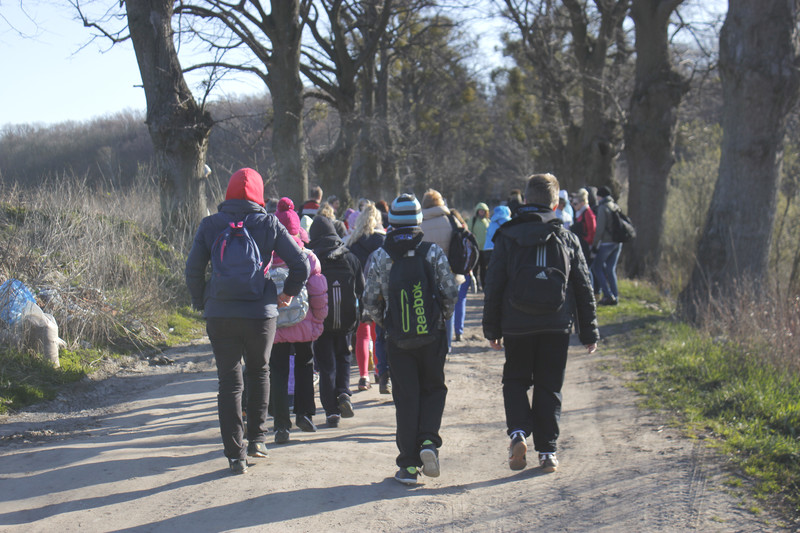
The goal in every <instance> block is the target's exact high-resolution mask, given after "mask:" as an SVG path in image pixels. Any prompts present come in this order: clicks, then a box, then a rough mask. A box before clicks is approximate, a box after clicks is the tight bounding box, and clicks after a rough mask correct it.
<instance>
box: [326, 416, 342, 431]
mask: <svg viewBox="0 0 800 533" xmlns="http://www.w3.org/2000/svg"><path fill="white" fill-rule="evenodd" d="M340 418H341V417H340V416H339V415H330V416H329V417H327V418H326V420H325V421H326V422H327V423H328V427H329V428H337V427H339V419H340Z"/></svg>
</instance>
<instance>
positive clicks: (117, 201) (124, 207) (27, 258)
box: [0, 175, 186, 347]
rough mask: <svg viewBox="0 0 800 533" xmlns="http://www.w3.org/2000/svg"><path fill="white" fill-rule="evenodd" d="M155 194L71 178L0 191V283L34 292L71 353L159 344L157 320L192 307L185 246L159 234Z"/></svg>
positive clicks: (147, 183)
mask: <svg viewBox="0 0 800 533" xmlns="http://www.w3.org/2000/svg"><path fill="white" fill-rule="evenodd" d="M159 226H160V213H159V201H158V187H157V185H156V184H155V183H154V182H153V180H152V179H151V178H149V177H147V176H146V175H145V176H143V177H142V178H141V179H140V180H139V182H138V183H137V184H136V185H135V186H134V187H132V188H129V189H126V190H121V189H119V188H114V187H111V186H106V187H103V186H89V185H88V184H87V183H86V181H84V180H81V179H78V178H75V177H73V176H62V177H60V178H59V179H52V180H49V181H47V182H44V183H42V185H41V187H39V188H38V189H36V190H21V189H17V188H9V187H4V188H2V189H0V233H2V238H1V239H0V281H3V280H5V279H8V278H17V279H20V280H21V281H23V282H24V283H26V284H27V285H28V286H29V287H31V288H32V289H34V291H35V292H36V293H37V296H38V297H37V300H38V301H39V304H40V306H41V307H42V308H43V309H44V310H45V311H46V312H49V313H52V314H53V315H54V316H55V317H56V320H57V322H58V324H59V328H60V333H61V336H62V338H64V339H65V340H66V341H67V342H68V343H70V344H71V345H73V346H74V345H76V344H77V343H82V344H83V345H84V346H86V343H90V344H92V345H103V344H120V343H122V344H133V345H134V346H136V347H138V346H141V345H148V344H153V343H156V342H159V341H160V340H163V339H162V337H163V336H162V335H161V334H160V332H159V331H158V330H157V329H156V328H155V327H154V326H152V324H154V323H155V321H156V318H157V317H159V316H163V315H164V314H165V313H166V312H167V311H168V310H169V309H170V308H174V307H175V306H176V305H178V304H180V303H182V302H184V301H185V298H186V297H185V289H184V287H183V257H184V254H183V246H185V243H180V242H178V243H169V244H167V243H166V242H165V241H164V240H163V239H162V235H160V233H161V232H160V227H159Z"/></svg>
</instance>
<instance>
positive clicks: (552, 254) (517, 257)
mask: <svg viewBox="0 0 800 533" xmlns="http://www.w3.org/2000/svg"><path fill="white" fill-rule="evenodd" d="M508 268H509V286H508V294H509V303H510V304H511V306H512V307H513V308H514V309H516V310H518V311H522V312H523V313H527V314H531V315H544V314H550V313H555V312H558V311H559V310H561V308H562V307H563V306H564V303H565V302H566V298H567V281H568V280H569V270H570V255H569V251H568V250H567V247H566V244H565V243H564V241H563V238H562V237H561V236H560V235H559V232H558V229H554V231H552V232H550V233H547V234H546V235H543V236H542V239H541V240H540V241H539V242H537V243H535V244H534V245H532V246H522V245H519V243H517V245H516V248H515V253H513V254H511V256H510V257H509V263H508Z"/></svg>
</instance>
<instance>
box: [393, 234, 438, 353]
mask: <svg viewBox="0 0 800 533" xmlns="http://www.w3.org/2000/svg"><path fill="white" fill-rule="evenodd" d="M431 245H432V243H430V242H422V243H420V244H419V246H417V248H416V249H415V250H411V251H409V252H408V254H406V255H404V256H403V257H400V258H397V259H395V260H394V262H393V263H392V268H391V270H390V271H389V294H388V297H387V308H386V319H385V321H384V324H385V326H386V338H387V339H388V340H390V341H391V342H392V343H394V344H395V345H396V346H398V347H399V348H402V349H404V350H413V349H416V348H420V347H422V346H427V345H429V344H431V343H433V342H436V341H437V340H439V339H440V338H441V337H440V335H441V334H440V333H439V331H438V325H439V321H440V320H441V316H442V308H441V305H440V304H439V296H438V289H437V287H436V282H435V279H436V278H435V276H434V273H433V266H432V265H431V264H430V263H429V262H428V261H427V260H426V259H425V258H426V256H427V255H428V251H429V250H430V248H431Z"/></svg>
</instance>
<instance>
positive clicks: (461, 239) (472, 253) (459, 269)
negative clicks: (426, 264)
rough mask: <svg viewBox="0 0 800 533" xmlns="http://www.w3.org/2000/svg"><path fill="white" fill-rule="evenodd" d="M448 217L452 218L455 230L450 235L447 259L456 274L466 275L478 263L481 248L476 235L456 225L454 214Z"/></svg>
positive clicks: (451, 222)
mask: <svg viewBox="0 0 800 533" xmlns="http://www.w3.org/2000/svg"><path fill="white" fill-rule="evenodd" d="M447 218H448V220H450V227H451V228H452V230H453V233H452V235H451V237H450V248H449V250H448V251H447V261H448V262H449V263H450V270H452V271H453V273H454V274H462V275H465V276H466V275H467V274H469V273H470V272H472V270H473V269H474V268H475V265H477V264H478V255H479V254H480V250H481V249H480V246H478V240H477V239H476V238H475V235H473V234H472V233H470V232H469V231H468V230H467V229H466V228H459V227H458V226H456V221H455V217H453V215H448V217H447Z"/></svg>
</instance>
